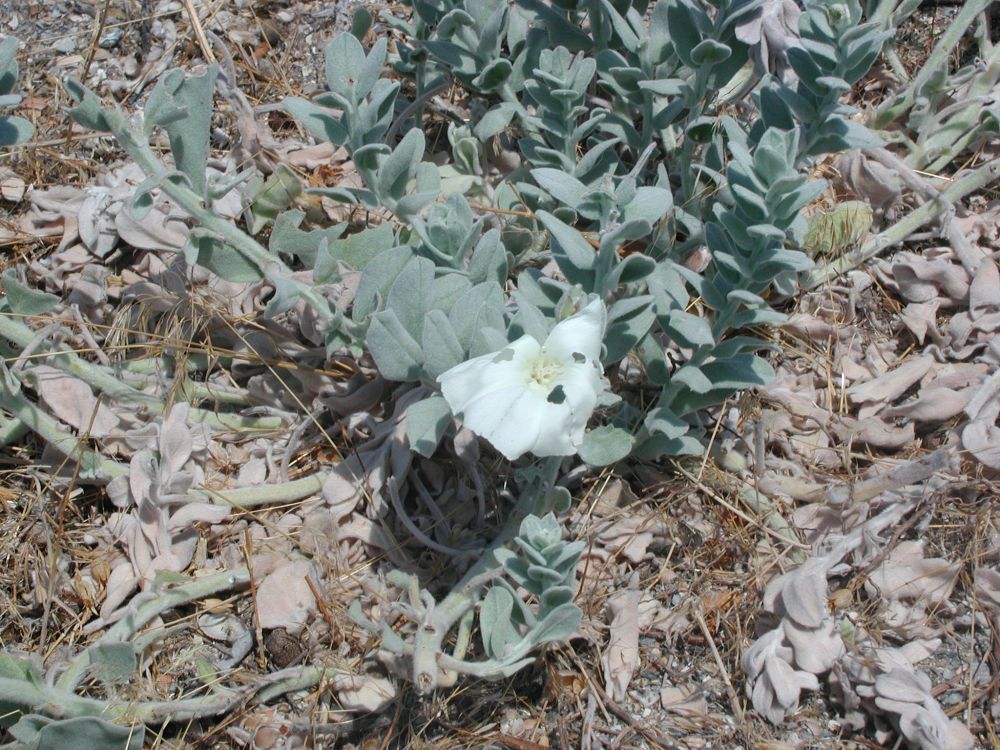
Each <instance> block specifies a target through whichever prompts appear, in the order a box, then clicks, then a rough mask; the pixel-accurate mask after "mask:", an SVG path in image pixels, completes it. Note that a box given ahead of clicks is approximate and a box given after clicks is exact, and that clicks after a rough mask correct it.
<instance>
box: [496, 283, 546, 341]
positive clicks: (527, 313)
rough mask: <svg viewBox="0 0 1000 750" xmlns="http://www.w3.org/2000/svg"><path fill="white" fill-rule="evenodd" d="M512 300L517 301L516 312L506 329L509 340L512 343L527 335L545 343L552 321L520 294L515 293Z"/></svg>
mask: <svg viewBox="0 0 1000 750" xmlns="http://www.w3.org/2000/svg"><path fill="white" fill-rule="evenodd" d="M514 298H515V299H516V300H517V312H516V313H514V317H513V318H511V321H510V326H509V327H508V329H507V332H508V336H509V337H510V339H511V340H512V341H513V340H516V339H518V338H520V337H521V336H524V335H528V336H531V337H532V338H533V339H535V341H545V339H546V338H547V337H548V335H549V331H550V330H551V329H552V325H553V321H552V320H551V319H549V318H547V317H545V315H543V314H542V311H541V310H539V309H538V307H536V306H535V305H534V304H532V302H531V300H529V299H528V298H527V297H526V296H524V295H523V294H521V293H520V292H515V293H514Z"/></svg>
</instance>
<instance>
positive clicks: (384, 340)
mask: <svg viewBox="0 0 1000 750" xmlns="http://www.w3.org/2000/svg"><path fill="white" fill-rule="evenodd" d="M365 344H366V345H367V347H368V351H370V352H371V355H372V358H373V359H374V360H375V364H376V366H377V367H378V369H379V372H380V373H382V376H383V377H384V378H386V379H387V380H397V381H400V382H407V381H413V380H419V379H420V373H421V372H422V370H423V362H424V355H423V352H422V351H421V349H420V344H418V343H417V342H416V341H415V340H414V339H413V337H412V336H411V335H410V334H409V333H408V332H407V330H406V328H404V327H403V324H402V323H400V322H399V319H398V318H397V317H396V314H395V313H394V312H393V311H392V310H382V311H381V312H378V313H375V316H374V317H373V318H372V321H371V324H370V325H369V326H368V333H367V334H366V335H365Z"/></svg>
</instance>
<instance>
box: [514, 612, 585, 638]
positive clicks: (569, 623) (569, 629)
mask: <svg viewBox="0 0 1000 750" xmlns="http://www.w3.org/2000/svg"><path fill="white" fill-rule="evenodd" d="M581 619H583V613H582V612H581V611H580V608H579V607H577V606H576V605H575V604H564V605H562V606H561V607H556V608H555V609H553V610H552V611H550V612H549V613H548V614H547V615H546V616H545V617H544V618H543V619H542V620H541V621H540V622H539V623H538V624H537V625H536V626H535V627H533V628H532V629H531V630H530V631H528V633H527V635H526V636H525V638H526V639H529V640H530V641H531V643H532V644H534V645H536V646H540V645H541V644H543V643H551V642H553V641H564V640H566V639H567V638H569V637H570V636H571V635H573V634H574V633H575V632H576V629H577V628H578V627H580V620H581Z"/></svg>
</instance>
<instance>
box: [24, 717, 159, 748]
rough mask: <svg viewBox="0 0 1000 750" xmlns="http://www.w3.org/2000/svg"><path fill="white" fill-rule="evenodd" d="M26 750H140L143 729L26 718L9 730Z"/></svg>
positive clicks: (94, 721)
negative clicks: (70, 749)
mask: <svg viewBox="0 0 1000 750" xmlns="http://www.w3.org/2000/svg"><path fill="white" fill-rule="evenodd" d="M11 733H12V734H14V736H15V737H16V738H17V739H18V740H20V741H21V742H23V743H25V745H24V747H25V748H26V750H67V748H72V749H73V750H142V745H143V741H144V740H145V737H146V728H145V727H144V726H142V725H141V724H139V725H136V726H131V727H120V726H118V725H117V724H112V723H111V722H109V721H105V720H104V719H101V718H98V717H96V716H79V717H76V718H72V719H62V720H59V721H53V720H51V719H48V718H47V717H44V716H38V715H36V714H31V715H29V716H25V717H24V719H22V720H21V722H18V724H16V725H15V726H13V727H12V728H11Z"/></svg>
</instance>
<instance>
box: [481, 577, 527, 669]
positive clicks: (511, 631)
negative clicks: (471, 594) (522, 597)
mask: <svg viewBox="0 0 1000 750" xmlns="http://www.w3.org/2000/svg"><path fill="white" fill-rule="evenodd" d="M513 610H514V597H513V595H512V594H511V593H510V592H509V591H507V589H505V588H503V587H502V586H493V587H492V588H490V590H489V591H488V592H487V593H486V596H485V597H483V603H482V605H481V607H480V610H479V634H480V636H481V637H482V639H483V650H484V651H485V652H486V655H487V656H488V657H489V658H491V659H502V658H503V657H504V656H506V654H507V650H508V648H509V647H510V646H511V645H513V644H515V643H517V642H518V641H520V640H521V634H520V633H519V632H518V630H517V628H516V627H515V626H514V624H513V623H512V622H511V613H512V612H513Z"/></svg>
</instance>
